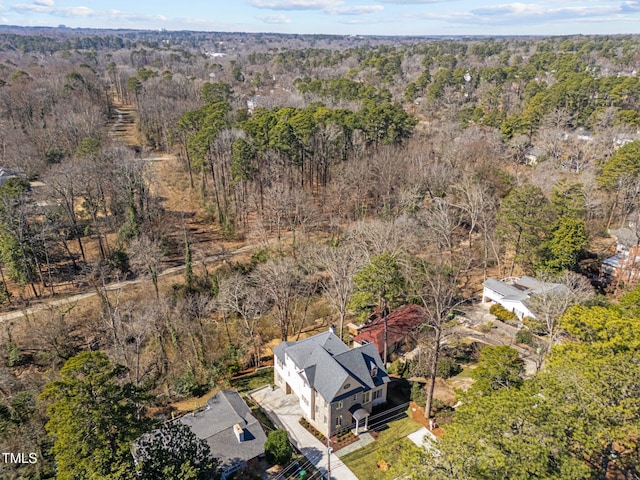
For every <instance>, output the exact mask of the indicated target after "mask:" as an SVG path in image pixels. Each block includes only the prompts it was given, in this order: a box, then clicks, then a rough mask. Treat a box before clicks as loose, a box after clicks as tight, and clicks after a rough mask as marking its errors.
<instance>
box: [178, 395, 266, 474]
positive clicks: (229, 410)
mask: <svg viewBox="0 0 640 480" xmlns="http://www.w3.org/2000/svg"><path fill="white" fill-rule="evenodd" d="M179 421H180V422H181V423H183V424H185V425H188V426H189V427H190V428H191V430H192V431H193V433H195V434H196V436H197V437H198V438H201V439H204V440H206V441H207V443H208V444H209V447H210V448H211V455H212V456H214V457H215V458H217V459H218V460H220V464H221V466H222V470H223V471H226V470H229V469H231V468H233V467H234V466H235V465H238V464H241V463H243V462H245V461H247V460H251V459H252V458H255V457H257V456H259V455H262V454H263V453H264V443H265V442H266V441H267V437H266V436H265V434H264V431H263V430H262V427H261V426H260V423H258V421H257V420H256V418H255V417H254V416H253V415H252V414H251V410H250V409H249V407H248V406H247V404H246V403H245V402H244V400H243V399H242V398H241V397H240V394H238V392H237V391H235V390H222V391H220V392H218V393H217V394H216V395H215V396H213V397H211V398H210V399H209V400H208V401H207V405H206V408H205V410H202V411H200V412H196V413H192V414H188V415H185V416H184V417H182V418H180V419H179ZM235 424H239V425H240V427H241V428H242V429H243V431H244V441H243V442H239V441H238V439H237V437H236V434H235V433H234V431H233V426H234V425H235Z"/></svg>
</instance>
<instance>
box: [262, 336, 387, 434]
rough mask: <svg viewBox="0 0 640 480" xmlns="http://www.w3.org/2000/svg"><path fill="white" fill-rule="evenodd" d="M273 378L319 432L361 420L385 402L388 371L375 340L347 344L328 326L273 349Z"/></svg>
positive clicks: (337, 429)
mask: <svg viewBox="0 0 640 480" xmlns="http://www.w3.org/2000/svg"><path fill="white" fill-rule="evenodd" d="M273 353H274V356H275V368H274V377H275V383H276V385H278V386H279V387H280V388H281V389H283V390H284V392H285V393H286V394H290V393H293V394H295V395H296V396H297V397H298V401H299V403H300V407H301V408H302V411H303V412H304V416H305V418H306V419H307V420H308V421H309V422H310V423H311V424H312V425H313V426H314V427H315V428H316V429H317V430H319V431H320V432H321V433H322V434H323V435H325V436H333V435H334V434H335V433H336V432H337V431H339V430H341V429H343V428H345V427H348V426H350V425H351V424H352V423H353V422H355V423H356V434H357V433H358V429H359V427H360V421H361V420H364V422H363V423H364V427H365V429H366V428H367V422H368V417H369V415H370V414H371V411H372V408H373V406H375V405H378V404H381V403H385V402H386V401H387V383H388V382H389V376H388V375H387V372H386V371H385V369H384V366H383V364H382V360H381V359H380V355H379V354H378V350H377V348H376V346H375V344H373V343H370V344H368V345H363V346H361V347H357V348H352V349H350V348H349V347H347V346H346V345H345V344H344V343H343V342H342V341H341V340H340V339H339V338H338V337H337V336H336V335H335V334H334V333H333V331H331V330H330V331H328V332H323V333H319V334H318V335H314V336H312V337H309V338H306V339H304V340H301V341H299V342H282V343H281V344H280V345H278V346H277V347H276V348H274V350H273Z"/></svg>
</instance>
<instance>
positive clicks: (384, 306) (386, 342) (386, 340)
mask: <svg viewBox="0 0 640 480" xmlns="http://www.w3.org/2000/svg"><path fill="white" fill-rule="evenodd" d="M382 321H383V323H384V353H383V359H382V362H383V363H384V368H387V355H388V352H387V349H388V348H389V333H388V328H387V299H386V298H384V297H382Z"/></svg>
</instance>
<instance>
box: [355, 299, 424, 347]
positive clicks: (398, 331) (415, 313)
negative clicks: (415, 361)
mask: <svg viewBox="0 0 640 480" xmlns="http://www.w3.org/2000/svg"><path fill="white" fill-rule="evenodd" d="M426 317H427V314H426V312H425V311H424V309H423V308H421V307H419V306H418V305H413V304H410V305H403V306H401V307H398V308H396V309H395V310H394V311H392V312H391V313H390V314H389V315H387V350H388V352H389V353H391V352H394V351H396V350H397V349H398V348H400V347H401V346H402V345H403V344H404V343H405V341H406V339H407V337H408V336H409V335H410V334H411V333H412V332H414V331H415V330H416V329H417V328H418V327H419V326H420V325H422V324H423V323H424V321H425V319H426ZM368 343H373V344H374V345H375V346H376V349H377V350H378V353H379V354H380V356H381V357H382V356H383V355H384V319H382V318H376V319H375V320H373V321H372V322H370V323H367V324H365V325H363V326H362V327H361V328H359V330H358V333H357V335H355V336H354V337H353V346H354V347H359V346H362V345H366V344H368Z"/></svg>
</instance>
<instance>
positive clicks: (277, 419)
mask: <svg viewBox="0 0 640 480" xmlns="http://www.w3.org/2000/svg"><path fill="white" fill-rule="evenodd" d="M251 397H252V398H253V399H254V400H255V401H256V402H257V403H258V404H259V405H260V406H261V407H262V409H263V410H264V411H265V412H266V413H267V414H268V415H269V417H270V418H271V420H272V421H273V423H275V425H276V426H277V427H278V428H282V429H284V430H286V431H287V433H288V434H289V439H290V440H291V443H292V444H293V445H295V446H296V448H297V449H298V450H300V451H301V452H302V454H303V455H304V456H305V457H307V459H308V460H309V461H310V462H311V463H313V464H314V465H315V467H316V468H317V469H318V470H319V471H320V472H321V473H322V474H323V475H325V477H326V475H327V467H328V455H327V446H326V445H324V444H322V443H321V442H320V441H319V440H318V439H317V438H316V437H314V436H313V435H311V434H310V433H309V432H308V431H307V430H306V429H305V428H304V427H303V426H302V425H300V421H299V420H300V417H302V409H301V408H300V406H299V405H298V398H297V397H296V396H295V395H293V394H291V395H285V393H284V392H283V391H282V390H281V389H279V388H273V387H271V386H267V387H264V388H261V389H260V390H257V391H255V392H253V393H252V394H251ZM331 479H332V480H358V477H356V476H355V475H354V474H353V472H352V471H351V470H349V469H348V468H347V466H346V465H345V464H344V463H342V460H340V459H339V458H338V457H337V456H336V455H335V454H332V455H331Z"/></svg>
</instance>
